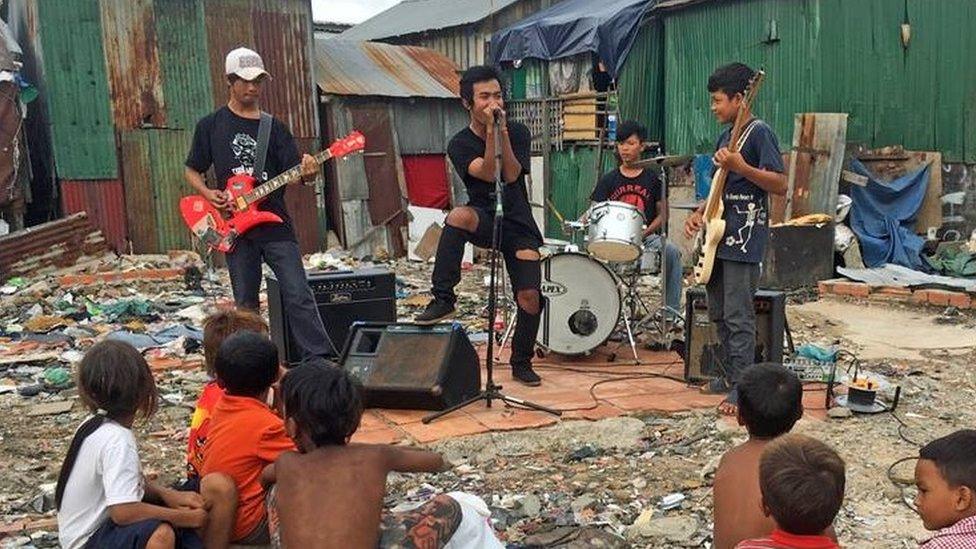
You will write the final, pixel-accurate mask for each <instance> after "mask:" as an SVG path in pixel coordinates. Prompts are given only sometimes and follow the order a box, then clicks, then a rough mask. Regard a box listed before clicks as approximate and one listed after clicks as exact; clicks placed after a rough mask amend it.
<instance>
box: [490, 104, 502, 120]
mask: <svg viewBox="0 0 976 549" xmlns="http://www.w3.org/2000/svg"><path fill="white" fill-rule="evenodd" d="M503 113H504V111H503V110H501V109H500V108H498V107H495V108H494V109H492V110H491V116H492V117H493V118H494V119H495V122H498V119H499V118H501V117H502V114H503Z"/></svg>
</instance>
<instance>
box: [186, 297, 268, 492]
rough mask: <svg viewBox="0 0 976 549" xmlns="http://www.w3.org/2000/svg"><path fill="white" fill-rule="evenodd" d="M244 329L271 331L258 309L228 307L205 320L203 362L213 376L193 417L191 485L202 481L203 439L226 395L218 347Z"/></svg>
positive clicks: (189, 464)
mask: <svg viewBox="0 0 976 549" xmlns="http://www.w3.org/2000/svg"><path fill="white" fill-rule="evenodd" d="M242 330H250V331H252V332H256V333H259V334H267V333H268V325H267V324H266V323H265V322H264V319H262V318H261V317H260V316H259V315H258V314H257V313H255V312H253V311H249V310H247V309H225V310H222V311H218V312H216V313H214V314H212V315H210V316H209V317H207V319H206V320H205V321H204V324H203V366H204V369H205V370H206V372H207V375H208V376H210V382H209V383H207V384H206V385H204V387H203V391H202V392H201V393H200V398H199V399H197V404H196V407H195V408H194V410H193V416H192V418H191V419H190V432H189V436H188V437H187V444H186V476H187V479H188V482H187V485H186V486H187V488H189V489H196V485H197V484H196V483H197V482H198V481H199V478H200V468H201V467H202V466H203V443H204V442H205V441H206V440H207V434H208V433H209V432H210V415H211V414H212V413H213V409H214V406H216V405H217V401H218V400H219V399H220V397H221V396H223V395H224V390H223V389H222V388H221V387H220V385H219V384H218V383H217V380H216V377H217V375H216V373H215V371H214V362H215V361H216V360H217V350H218V349H220V345H221V344H222V343H223V342H224V340H225V339H227V337H229V336H230V335H231V334H234V333H236V332H239V331H242Z"/></svg>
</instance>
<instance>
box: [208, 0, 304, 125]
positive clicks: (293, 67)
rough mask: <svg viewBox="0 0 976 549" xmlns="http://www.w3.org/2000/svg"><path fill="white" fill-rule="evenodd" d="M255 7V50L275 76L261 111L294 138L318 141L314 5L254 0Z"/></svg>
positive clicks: (298, 1)
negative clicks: (282, 124)
mask: <svg viewBox="0 0 976 549" xmlns="http://www.w3.org/2000/svg"><path fill="white" fill-rule="evenodd" d="M254 4H255V5H254V9H253V12H252V17H253V25H254V44H255V49H256V51H257V52H258V53H259V54H261V57H262V58H263V59H264V66H265V68H266V69H267V71H268V72H269V73H271V76H272V80H271V81H270V82H268V83H267V84H265V93H264V96H263V97H262V107H263V108H264V109H265V110H267V111H268V112H271V113H274V115H275V116H276V117H277V118H278V119H280V120H282V121H284V122H285V123H286V124H288V127H289V128H290V129H291V132H292V134H294V135H295V137H302V138H304V137H309V138H315V137H318V135H319V132H318V128H316V116H315V93H314V92H315V82H314V81H313V79H312V64H311V60H310V59H309V55H310V51H311V50H310V48H311V44H312V35H311V32H312V23H311V21H312V12H311V9H312V8H311V4H310V3H309V2H308V0H255V1H254ZM224 53H225V54H226V52H224Z"/></svg>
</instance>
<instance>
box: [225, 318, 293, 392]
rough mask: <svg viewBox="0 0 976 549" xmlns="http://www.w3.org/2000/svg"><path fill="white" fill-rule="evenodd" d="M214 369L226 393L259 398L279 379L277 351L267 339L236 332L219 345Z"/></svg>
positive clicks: (252, 334)
mask: <svg viewBox="0 0 976 549" xmlns="http://www.w3.org/2000/svg"><path fill="white" fill-rule="evenodd" d="M214 370H215V371H216V373H217V381H218V382H219V383H220V385H221V386H222V387H223V388H224V389H225V390H226V391H227V394H230V395H234V396H246V397H257V396H260V395H261V393H263V392H264V391H266V390H267V389H268V388H269V387H271V385H272V384H273V383H274V382H275V380H276V379H278V348H277V347H275V345H274V343H272V342H271V340H270V339H268V337H267V336H264V335H261V334H258V333H255V332H251V331H248V330H244V331H240V332H237V333H235V334H232V335H230V336H229V337H228V338H227V339H225V340H224V342H223V343H221V344H220V348H219V349H218V350H217V360H215V361H214Z"/></svg>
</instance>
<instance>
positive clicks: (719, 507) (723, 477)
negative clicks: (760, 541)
mask: <svg viewBox="0 0 976 549" xmlns="http://www.w3.org/2000/svg"><path fill="white" fill-rule="evenodd" d="M767 442H768V441H766V440H749V441H747V442H745V443H743V444H741V445H739V446H736V447H735V448H733V449H731V450H729V451H728V452H727V453H726V454H725V455H724V456H722V461H721V462H719V466H718V470H717V471H716V472H715V484H714V488H713V489H714V492H713V493H714V498H715V501H714V504H713V509H714V511H715V513H714V519H715V532H714V538H715V539H714V542H715V548H716V549H732V548H733V547H735V545H736V544H737V543H739V542H740V541H742V540H744V539H749V538H757V537H762V536H764V535H766V534H768V533H770V532H772V531H773V528H775V527H776V523H775V522H774V521H773V519H771V518H770V517H767V516H765V515H763V512H762V508H761V506H760V502H761V501H762V494H761V493H760V492H759V457H760V456H761V455H762V450H763V448H764V447H765V446H766V443H767Z"/></svg>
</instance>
